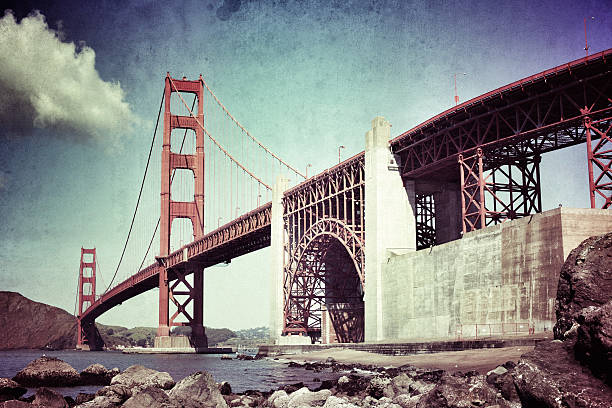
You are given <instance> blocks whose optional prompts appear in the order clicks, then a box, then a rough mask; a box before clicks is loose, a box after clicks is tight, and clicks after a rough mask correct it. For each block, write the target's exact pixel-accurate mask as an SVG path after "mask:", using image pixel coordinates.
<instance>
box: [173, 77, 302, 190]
mask: <svg viewBox="0 0 612 408" xmlns="http://www.w3.org/2000/svg"><path fill="white" fill-rule="evenodd" d="M171 80H172V79H171ZM200 81H202V84H204V86H205V87H206V89H208V92H210V94H211V96H212V97H213V98H214V99H215V101H216V102H217V103H218V104H219V106H220V107H221V109H223V111H224V112H225V114H226V115H227V116H229V117H230V119H231V120H232V121H233V122H234V123H235V124H236V125H238V127H239V128H240V129H242V131H243V132H244V133H245V134H246V135H247V136H248V137H250V138H251V140H253V142H255V143H257V144H258V145H259V147H261V148H262V149H264V151H265V152H266V153H268V154H269V155H271V156H272V157H274V158H276V159H278V161H280V162H281V163H283V164H284V165H285V166H286V167H287V168H288V169H289V170H291V171H293V172H294V173H295V174H297V175H298V176H300V177H302V178H304V180H306V176H305V175H303V174H302V173H301V172H300V171H299V170H296V169H294V168H293V167H292V166H291V165H290V164H288V163H286V162H285V161H284V160H283V159H281V158H280V157H278V156H277V155H275V154H274V153H273V152H272V151H270V149H268V148H267V147H266V146H264V145H263V144H262V143H261V142H260V141H259V140H257V139H256V138H255V137H254V136H253V135H251V134H250V133H249V131H248V130H246V129H245V128H244V126H242V125H241V124H240V122H238V121H237V120H236V119H235V118H234V117H233V116H232V114H231V113H229V111H228V110H227V108H226V107H225V106H224V105H223V104H222V103H221V101H220V100H219V99H218V98H217V96H216V95H215V94H214V93H213V91H212V90H211V89H210V88H209V87H208V84H207V83H206V81H204V78H202V76H200Z"/></svg>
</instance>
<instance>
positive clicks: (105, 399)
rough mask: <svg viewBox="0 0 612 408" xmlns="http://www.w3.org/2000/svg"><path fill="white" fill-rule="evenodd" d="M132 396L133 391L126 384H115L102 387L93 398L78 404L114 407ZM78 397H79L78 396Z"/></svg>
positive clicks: (86, 407)
mask: <svg viewBox="0 0 612 408" xmlns="http://www.w3.org/2000/svg"><path fill="white" fill-rule="evenodd" d="M131 396H132V391H131V390H130V389H129V388H128V387H126V386H125V385H121V384H115V385H109V386H107V387H102V388H100V389H99V390H98V392H96V396H95V398H94V399H92V400H88V401H87V402H83V403H82V404H80V405H77V407H79V408H112V407H117V406H120V405H121V404H122V403H123V402H124V401H126V400H127V399H128V398H130V397H131ZM77 399H78V397H77Z"/></svg>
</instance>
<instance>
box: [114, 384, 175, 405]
mask: <svg viewBox="0 0 612 408" xmlns="http://www.w3.org/2000/svg"><path fill="white" fill-rule="evenodd" d="M174 406H175V405H173V404H172V403H171V402H170V398H169V397H168V395H166V393H165V392H164V391H163V390H162V389H161V388H157V387H146V388H144V389H141V390H140V391H138V392H136V393H135V394H134V395H132V396H131V397H130V398H129V399H128V400H127V401H125V403H124V404H123V405H122V407H123V408H143V407H146V408H172V407H174Z"/></svg>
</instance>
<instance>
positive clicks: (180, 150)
mask: <svg viewBox="0 0 612 408" xmlns="http://www.w3.org/2000/svg"><path fill="white" fill-rule="evenodd" d="M196 100H197V96H194V97H193V102H192V104H191V109H193V107H194V106H195V103H196ZM187 131H188V129H185V133H184V134H183V141H182V142H181V148H180V149H179V154H181V153H183V146H185V139H186V138H187ZM171 143H172V142H171ZM175 174H176V169H173V170H172V176H171V177H170V186H172V182H173V181H174V175H175ZM196 208H197V207H196ZM198 214H199V213H198ZM160 221H161V216H160V217H159V218H158V219H157V225H156V226H155V231H153V236H151V241H149V246H148V247H147V252H145V254H144V256H143V257H142V262H140V266H139V267H138V271H141V270H142V266H143V265H144V263H145V261H146V260H147V256H149V251H150V250H151V245H153V241H154V240H155V234H157V229H158V228H159V223H160Z"/></svg>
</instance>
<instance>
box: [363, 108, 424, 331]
mask: <svg viewBox="0 0 612 408" xmlns="http://www.w3.org/2000/svg"><path fill="white" fill-rule="evenodd" d="M390 135H391V125H390V124H389V122H387V121H386V120H385V118H383V117H381V116H377V117H376V118H374V119H373V120H372V130H369V131H368V132H367V133H366V138H365V139H366V148H365V232H366V233H365V286H366V287H365V341H381V340H384V338H385V333H384V330H383V327H384V326H383V318H384V316H383V313H382V310H383V307H382V306H383V305H382V302H383V276H382V263H383V262H386V258H387V251H388V250H392V251H393V252H394V253H404V252H409V251H416V220H415V207H414V205H415V197H414V193H415V189H414V182H413V181H406V182H403V181H402V178H401V175H400V171H399V170H400V168H399V163H398V162H397V158H396V157H395V156H394V155H393V154H391V150H390V148H389V139H390Z"/></svg>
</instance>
